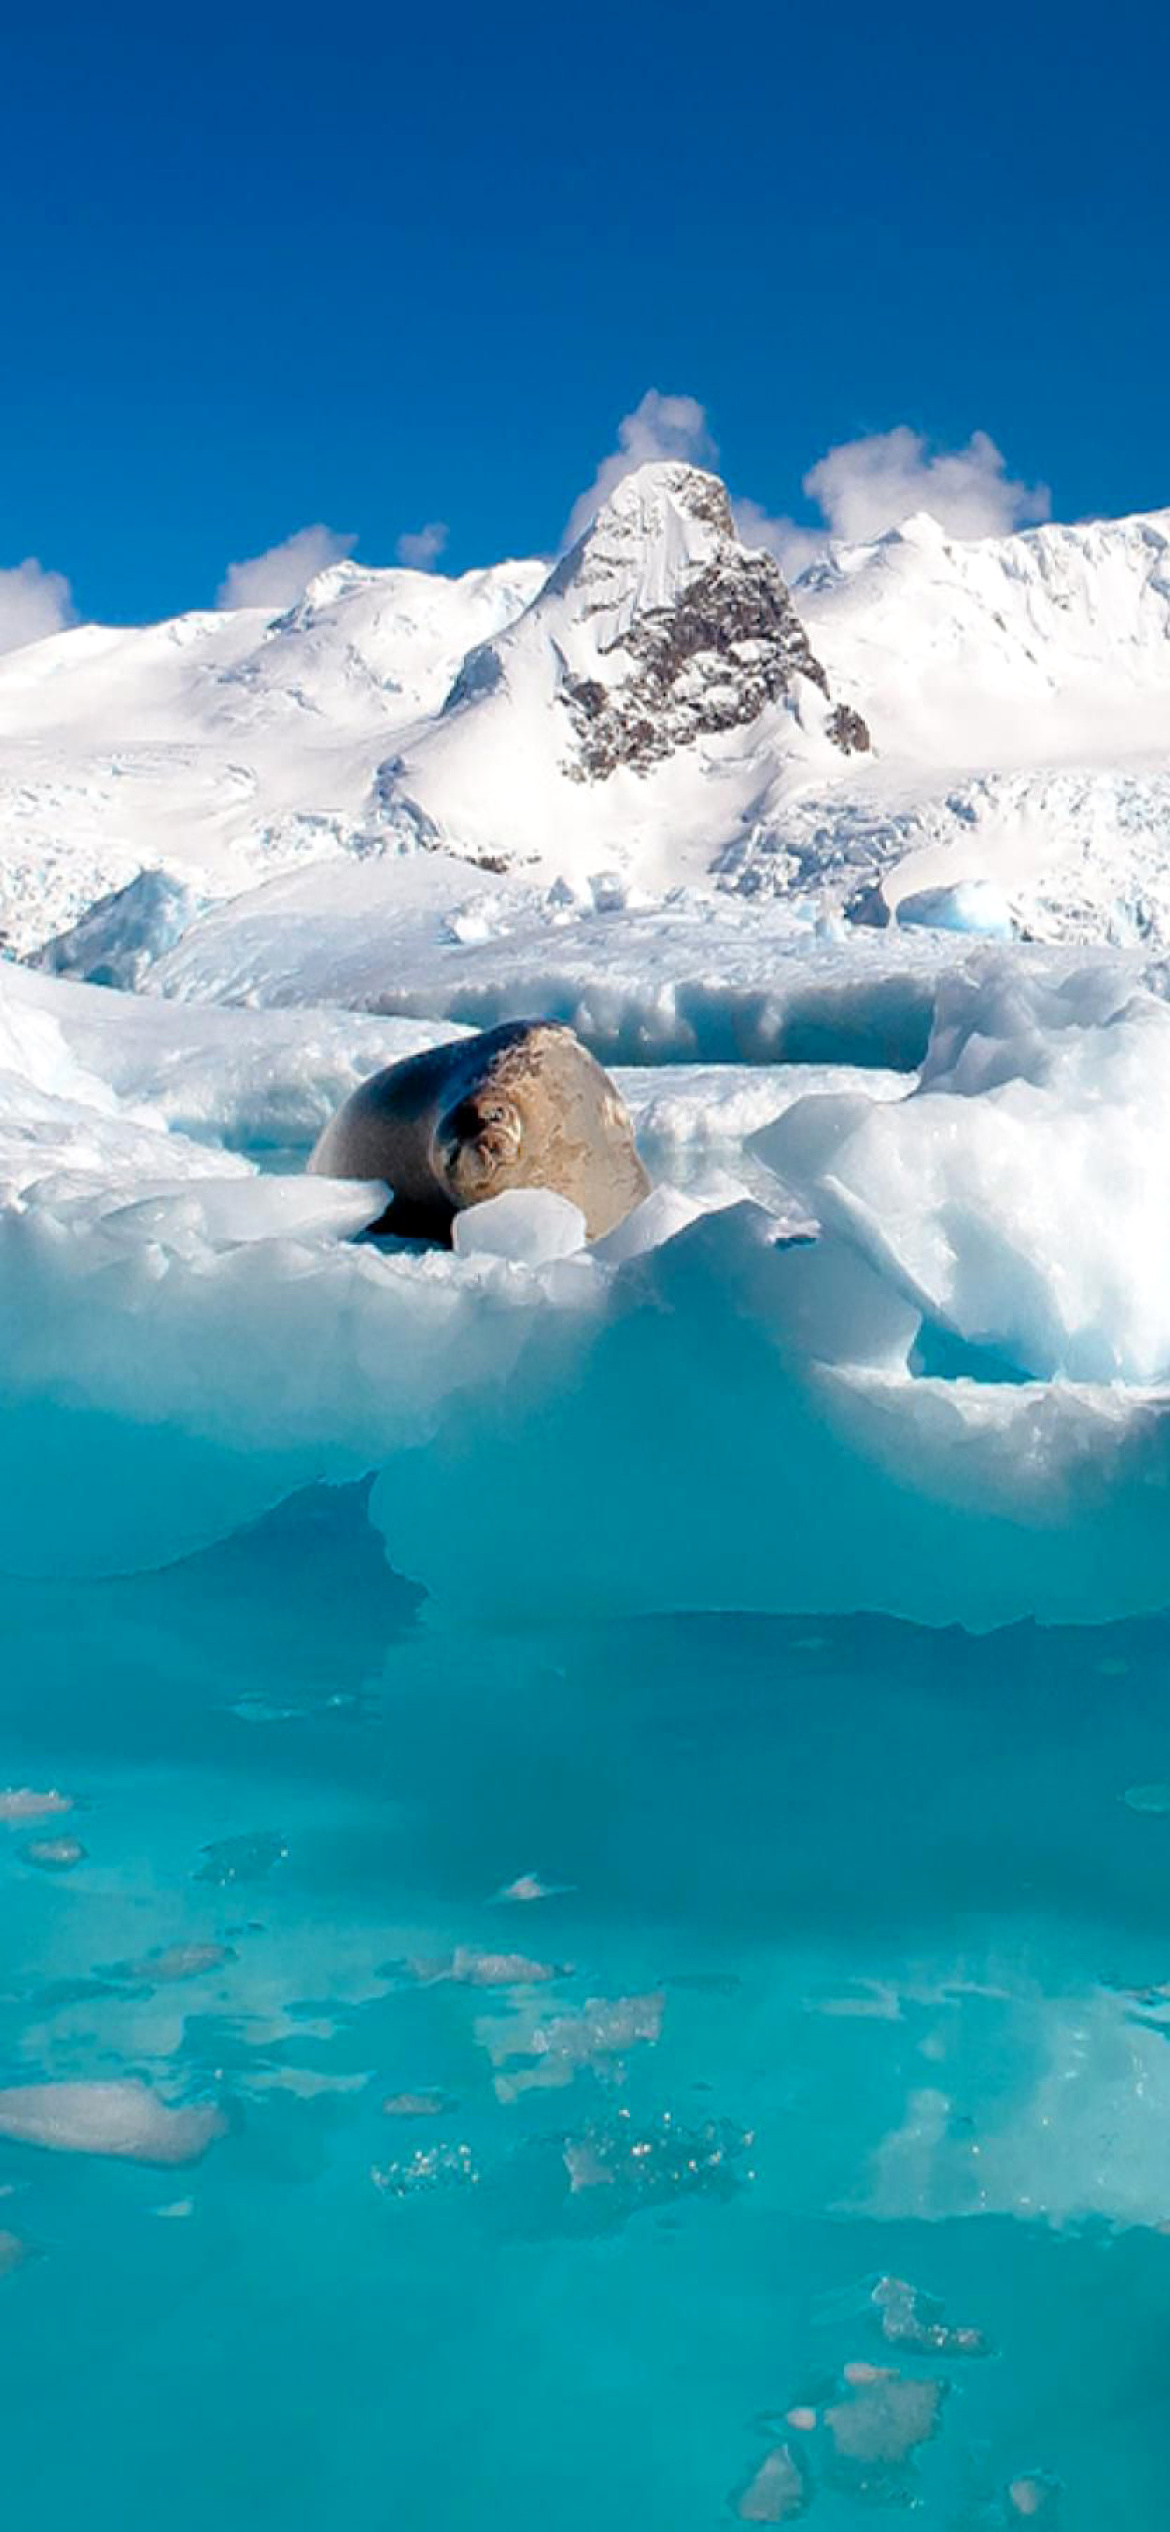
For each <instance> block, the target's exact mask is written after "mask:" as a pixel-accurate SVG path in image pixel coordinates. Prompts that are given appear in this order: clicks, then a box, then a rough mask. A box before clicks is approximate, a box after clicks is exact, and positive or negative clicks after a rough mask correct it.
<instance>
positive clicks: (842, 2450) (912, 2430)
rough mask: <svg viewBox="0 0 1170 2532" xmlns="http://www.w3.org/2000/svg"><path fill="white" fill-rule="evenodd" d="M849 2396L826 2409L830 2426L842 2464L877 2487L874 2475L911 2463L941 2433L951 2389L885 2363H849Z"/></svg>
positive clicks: (846, 2376) (846, 2372)
mask: <svg viewBox="0 0 1170 2532" xmlns="http://www.w3.org/2000/svg"><path fill="white" fill-rule="evenodd" d="M844 2379H845V2381H846V2383H847V2385H848V2395H847V2397H846V2398H845V2399H844V2400H839V2401H836V2402H834V2403H833V2405H832V2406H831V2407H830V2408H828V2409H826V2411H825V2425H826V2427H827V2428H828V2431H829V2434H830V2436H831V2437H832V2441H833V2447H834V2451H835V2454H836V2456H837V2459H838V2461H840V2462H844V2463H846V2464H847V2465H850V2466H851V2467H852V2470H853V2471H855V2472H856V2473H857V2481H856V2482H855V2483H854V2484H860V2485H863V2486H866V2487H872V2485H873V2482H872V2478H871V2477H870V2474H871V2473H872V2472H873V2471H874V2470H877V2471H878V2472H885V2471H888V2470H890V2469H891V2468H894V2467H896V2466H897V2465H898V2464H899V2463H901V2462H904V2461H906V2460H907V2459H908V2457H909V2455H910V2454H911V2453H913V2452H914V2450H915V2449H916V2447H917V2446H918V2445H920V2444H926V2443H929V2441H930V2438H931V2436H932V2435H934V2434H936V2433H937V2430H938V2425H939V2420H940V2417H941V2413H942V2406H943V2402H944V2400H945V2399H946V2396H947V2386H946V2384H945V2383H943V2382H926V2381H921V2380H919V2379H918V2377H917V2376H915V2375H911V2374H898V2373H893V2372H889V2371H887V2370H886V2369H885V2368H884V2367H882V2366H880V2365H861V2364H858V2365H847V2366H846V2367H845V2369H844Z"/></svg>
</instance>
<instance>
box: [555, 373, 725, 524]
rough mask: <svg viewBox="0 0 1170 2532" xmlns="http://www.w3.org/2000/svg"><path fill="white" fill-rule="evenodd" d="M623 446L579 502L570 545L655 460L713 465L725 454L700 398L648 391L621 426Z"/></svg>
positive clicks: (602, 467)
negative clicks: (626, 479) (627, 479)
mask: <svg viewBox="0 0 1170 2532" xmlns="http://www.w3.org/2000/svg"><path fill="white" fill-rule="evenodd" d="M617 436H618V444H617V447H616V448H615V449H613V450H612V451H611V453H610V455H609V456H608V457H606V458H603V459H602V462H601V464H600V466H599V467H598V469H597V473H596V475H595V476H594V478H593V481H592V483H591V484H590V486H589V489H588V491H587V492H583V493H582V494H581V496H580V498H579V499H578V500H577V501H575V502H574V503H573V508H572V512H571V515H570V518H569V524H568V526H567V528H566V529H565V537H564V541H565V544H566V545H575V544H576V541H577V538H578V537H579V536H583V535H584V533H585V530H586V528H587V527H588V526H589V523H590V520H591V519H594V518H595V517H596V515H597V512H598V511H599V510H600V508H601V505H602V502H603V501H608V499H609V496H610V494H611V492H612V491H613V490H614V488H615V486H616V485H618V484H620V482H621V480H622V477H623V475H628V474H631V473H632V472H633V469H634V467H635V466H647V465H649V464H650V463H651V462H652V460H653V459H655V458H664V457H681V458H684V459H685V460H686V462H687V463H688V464H689V465H692V466H705V465H709V464H710V463H711V461H712V459H714V458H716V457H717V456H718V454H719V451H718V449H717V448H716V446H715V442H714V440H713V439H712V437H711V434H710V431H709V430H708V428H707V415H706V411H705V409H704V407H703V406H702V405H701V404H699V403H698V402H697V401H696V399H695V397H694V396H664V395H661V394H660V393H659V390H658V388H657V387H648V388H647V390H646V393H645V395H644V396H643V398H642V401H641V403H640V404H638V405H635V407H634V410H633V412H632V413H627V414H625V415H624V416H623V418H622V420H621V421H620V422H619V424H618V434H617Z"/></svg>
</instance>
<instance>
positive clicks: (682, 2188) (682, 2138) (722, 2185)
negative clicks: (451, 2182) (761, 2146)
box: [561, 2109, 755, 2223]
mask: <svg viewBox="0 0 1170 2532" xmlns="http://www.w3.org/2000/svg"><path fill="white" fill-rule="evenodd" d="M754 2143H755V2137H754V2133H753V2131H752V2130H751V2129H750V2128H739V2127H736V2126H735V2125H734V2123H733V2122H732V2121H731V2120H729V2119H705V2120H704V2121H703V2123H702V2125H701V2126H700V2127H694V2128H693V2127H688V2126H686V2125H685V2124H684V2123H683V2122H682V2121H680V2120H677V2119H676V2118H675V2116H674V2114H673V2112H672V2111H670V2110H664V2111H663V2112H662V2113H661V2115H660V2116H659V2117H658V2118H657V2119H651V2120H649V2121H642V2120H638V2119H635V2118H634V2116H633V2114H632V2113H631V2112H630V2111H629V2110H626V2109H621V2110H618V2111H617V2112H616V2113H615V2115H614V2117H613V2118H611V2119H606V2120H599V2119H595V2120H592V2121H591V2122H590V2125H589V2126H588V2127H587V2128H583V2129H581V2130H579V2131H578V2132H577V2134H575V2135H573V2136H568V2137H566V2138H565V2139H564V2141H563V2144H562V2148H561V2159H562V2162H563V2165H564V2169H565V2172H566V2173H567V2175H568V2181H569V2194H570V2197H573V2198H579V2197H581V2196H583V2195H589V2194H590V2193H592V2191H594V2190H605V2191H606V2192H607V2193H608V2192H609V2191H611V2190H612V2191H613V2192H614V2195H613V2197H612V2198H610V2197H609V2196H608V2194H607V2197H606V2200H605V2220H606V2222H607V2223H612V2222H613V2221H614V2220H615V2219H616V2220H617V2221H618V2222H624V2220H625V2218H626V2217H627V2216H628V2215H635V2214H637V2213H639V2212H640V2210H641V2209H642V2208H644V2207H652V2206H655V2205H658V2204H661V2203H662V2202H663V2201H668V2202H669V2201H671V2200H674V2199H676V2198H694V2197H710V2198H729V2197H732V2196H733V2195H734V2194H735V2192H736V2191H737V2190H738V2189H739V2188H740V2187H741V2185H742V2184H743V2182H744V2181H745V2180H750V2179H752V2177H753V2174H752V2173H751V2172H750V2171H749V2170H747V2169H746V2168H741V2167H742V2166H743V2165H744V2157H745V2156H746V2155H747V2154H748V2153H749V2152H750V2150H751V2147H752V2146H753V2144H754Z"/></svg>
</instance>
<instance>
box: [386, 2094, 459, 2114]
mask: <svg viewBox="0 0 1170 2532" xmlns="http://www.w3.org/2000/svg"><path fill="white" fill-rule="evenodd" d="M455 2107H456V2104H455V2102H454V2100H453V2099H452V2097H451V2094H450V2093H449V2092H437V2091H436V2092H391V2093H388V2094H387V2096H386V2099H385V2101H384V2102H383V2104H382V2109H383V2111H384V2113H385V2115H386V2117H387V2118H388V2119H439V2118H442V2117H443V2116H444V2115H445V2114H449V2113H450V2112H451V2111H452V2110H454V2109H455Z"/></svg>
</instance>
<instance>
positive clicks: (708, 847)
mask: <svg viewBox="0 0 1170 2532" xmlns="http://www.w3.org/2000/svg"><path fill="white" fill-rule="evenodd" d="M868 746H869V733H868V731H867V730H866V728H865V726H864V724H863V722H862V721H861V719H860V716H859V715H858V714H857V713H856V712H854V711H851V710H850V708H849V706H848V704H847V703H846V702H843V701H840V700H835V699H834V698H833V696H832V695H831V693H830V686H829V679H828V677H827V675H826V673H825V670H824V668H823V667H822V665H821V662H820V661H819V660H818V659H817V657H816V656H815V653H814V651H813V648H812V646H811V644H810V642H809V639H808V635H807V633H806V631H805V628H804V626H803V624H802V623H801V621H800V617H799V615H798V614H797V612H796V609H795V608H794V606H793V604H792V600H791V598H790V596H789V593H788V590H787V588H786V587H785V584H784V581H783V579H782V577H781V574H780V570H779V567H778V565H777V564H776V563H775V562H774V561H773V560H772V558H771V556H770V555H768V554H753V553H749V552H748V551H747V550H746V549H745V548H744V547H743V546H742V545H740V544H739V542H738V541H737V538H736V534H735V529H734V525H733V522H732V516H731V508H730V504H729V502H728V499H727V494H726V492H725V491H724V488H723V486H722V484H721V483H719V481H718V480H717V478H716V477H714V476H712V475H707V474H704V473H702V472H700V471H699V469H698V468H696V467H693V466H685V465H678V464H675V465H657V466H644V467H640V468H639V469H638V470H637V471H636V472H635V473H633V474H630V475H627V476H626V478H625V480H624V482H622V483H621V484H619V485H618V487H617V490H616V491H615V492H614V494H613V495H612V498H611V499H610V500H609V501H607V502H606V504H605V506H604V508H603V509H602V510H601V511H600V512H599V513H598V516H597V518H596V519H595V520H594V522H593V525H592V526H591V527H590V528H588V529H587V531H586V533H585V535H584V536H583V537H582V538H581V539H580V542H579V543H578V544H577V545H575V546H574V547H573V549H572V551H571V552H570V553H569V554H567V555H566V556H565V558H564V560H563V561H562V562H561V563H559V564H558V565H557V567H556V569H555V571H553V573H552V574H551V576H550V578H549V579H548V581H547V582H546V584H545V586H544V588H543V589H542V590H541V592H540V595H539V596H538V597H537V598H536V599H535V601H534V603H533V604H532V605H531V606H530V607H529V608H527V610H526V611H525V613H524V614H523V615H522V616H521V617H519V619H518V620H517V621H516V622H515V623H513V624H512V625H510V626H509V627H508V628H507V629H506V630H505V631H504V632H503V633H501V634H499V635H497V636H496V637H494V638H493V639H491V640H489V641H487V642H485V643H483V644H481V645H480V647H479V648H478V649H477V650H475V651H473V652H472V653H471V654H470V656H469V658H468V659H466V660H465V661H464V664H463V667H462V669H461V671H460V674H459V676H458V678H457V679H456V681H455V684H454V686H453V687H452V690H451V693H450V695H449V696H448V698H447V701H446V704H445V705H444V708H443V710H442V712H441V713H440V714H439V715H438V717H437V719H436V720H434V721H433V722H431V723H430V724H429V726H426V727H424V728H422V729H421V730H420V731H418V732H417V733H416V735H415V736H414V738H413V739H412V740H411V741H409V742H408V743H407V745H406V746H405V747H404V748H403V749H402V750H401V752H400V753H399V754H398V755H396V756H395V757H394V758H393V759H392V761H391V762H390V763H389V764H388V765H387V766H386V767H385V768H384V769H383V772H382V776H381V789H382V797H383V800H384V804H385V809H386V815H387V819H388V822H389V824H390V826H391V828H392V830H393V832H394V833H395V834H396V835H398V836H400V837H401V839H402V840H403V842H404V843H407V844H411V843H415V842H419V841H421V842H423V843H427V844H431V845H440V846H441V847H442V848H443V849H444V850H445V851H448V852H455V853H458V854H460V855H462V856H464V857H466V858H467V859H468V860H472V861H478V862H480V863H486V864H487V865H488V866H489V867H491V866H493V865H494V864H497V863H498V862H500V861H503V862H505V863H509V864H510V863H515V862H520V863H522V864H525V865H527V866H531V867H535V868H537V869H539V870H541V871H542V872H543V873H544V874H545V875H546V876H547V877H548V878H550V879H552V878H555V877H557V876H558V875H562V876H567V877H569V878H571V879H573V880H576V881H577V882H585V881H587V880H588V879H589V878H590V876H591V875H592V874H594V873H596V872H597V871H598V870H599V869H604V868H605V867H606V866H607V865H608V864H614V865H616V867H617V868H618V869H623V868H624V869H625V870H626V871H627V872H630V873H632V875H634V876H635V877H636V879H637V881H638V883H639V884H640V885H641V886H642V887H649V888H651V889H653V890H656V891H657V890H662V889H664V888H667V887H669V886H671V885H672V884H674V885H677V884H678V883H679V882H680V881H684V882H685V881H702V880H704V879H706V878H707V877H708V876H709V874H710V872H711V869H712V866H713V863H714V862H715V860H716V858H717V857H718V855H719V853H720V852H721V851H722V850H723V849H725V847H726V844H727V842H728V840H729V838H730V837H732V836H734V835H738V834H741V833H744V832H746V831H748V830H749V829H750V827H751V825H752V823H753V821H754V819H755V817H756V815H757V812H758V809H759V805H760V802H761V800H762V798H763V797H764V796H765V795H767V794H770V793H771V792H772V791H773V790H774V789H775V787H776V785H777V783H780V784H781V785H785V786H787V785H790V784H792V783H793V782H795V781H797V780H803V781H805V782H807V781H809V780H810V779H812V780H815V779H817V778H818V777H819V778H820V780H821V781H822V782H824V781H826V780H831V779H832V776H833V773H834V770H835V769H836V768H837V767H838V766H839V765H840V764H841V763H842V762H843V760H844V758H845V757H846V756H847V755H848V754H850V753H852V752H854V751H863V750H865V749H866V748H868Z"/></svg>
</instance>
